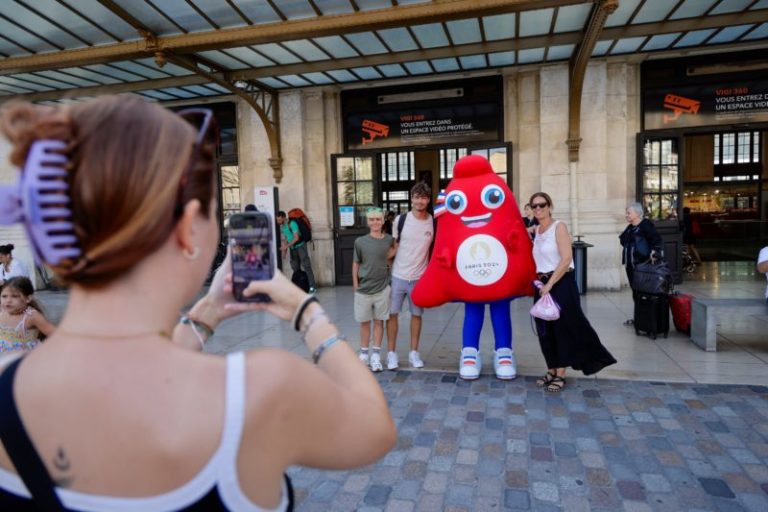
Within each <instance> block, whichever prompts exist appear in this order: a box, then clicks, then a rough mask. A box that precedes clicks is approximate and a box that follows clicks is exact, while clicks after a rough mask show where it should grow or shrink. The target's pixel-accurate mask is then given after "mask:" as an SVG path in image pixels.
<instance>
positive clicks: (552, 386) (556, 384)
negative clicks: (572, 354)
mask: <svg viewBox="0 0 768 512" xmlns="http://www.w3.org/2000/svg"><path fill="white" fill-rule="evenodd" d="M564 387H565V378H563V377H558V376H555V377H552V380H550V381H549V384H547V387H546V388H544V389H546V390H547V391H549V392H550V393H559V392H560V391H562V390H563V388H564Z"/></svg>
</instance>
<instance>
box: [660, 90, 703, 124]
mask: <svg viewBox="0 0 768 512" xmlns="http://www.w3.org/2000/svg"><path fill="white" fill-rule="evenodd" d="M700 107H701V102H700V101H696V100H692V99H690V98H686V97H684V96H678V95H677V94H667V95H666V96H664V108H666V109H669V110H671V111H672V112H673V114H672V115H668V114H664V124H667V123H671V122H672V121H675V120H676V119H677V118H678V117H680V114H694V115H695V114H698V113H699V108H700Z"/></svg>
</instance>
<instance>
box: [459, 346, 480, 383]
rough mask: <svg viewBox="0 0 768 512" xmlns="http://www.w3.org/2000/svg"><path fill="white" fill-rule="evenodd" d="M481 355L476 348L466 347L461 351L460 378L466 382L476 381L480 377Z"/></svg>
mask: <svg viewBox="0 0 768 512" xmlns="http://www.w3.org/2000/svg"><path fill="white" fill-rule="evenodd" d="M481 366H482V365H481V363H480V354H479V353H478V352H477V349H476V348H472V347H465V348H463V349H461V363H459V377H461V378H462V379H464V380H475V379H476V378H478V377H479V376H480V367H481Z"/></svg>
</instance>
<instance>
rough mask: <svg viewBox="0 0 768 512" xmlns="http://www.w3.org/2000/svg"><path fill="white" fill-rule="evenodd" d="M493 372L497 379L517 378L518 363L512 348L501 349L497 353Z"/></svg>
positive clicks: (494, 358)
mask: <svg viewBox="0 0 768 512" xmlns="http://www.w3.org/2000/svg"><path fill="white" fill-rule="evenodd" d="M493 370H494V371H495V372H496V378H497V379H501V380H512V379H514V378H515V377H517V363H516V361H515V354H513V353H512V349H511V348H500V349H499V350H496V351H495V354H494V357H493Z"/></svg>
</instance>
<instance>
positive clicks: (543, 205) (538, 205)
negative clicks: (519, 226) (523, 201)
mask: <svg viewBox="0 0 768 512" xmlns="http://www.w3.org/2000/svg"><path fill="white" fill-rule="evenodd" d="M547 206H549V203H531V209H532V210H535V209H537V208H539V209H544V208H546V207H547Z"/></svg>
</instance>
